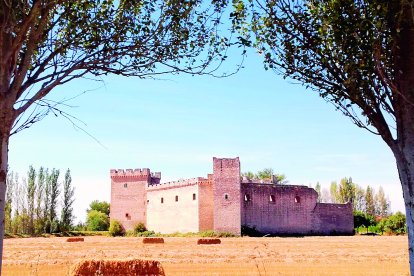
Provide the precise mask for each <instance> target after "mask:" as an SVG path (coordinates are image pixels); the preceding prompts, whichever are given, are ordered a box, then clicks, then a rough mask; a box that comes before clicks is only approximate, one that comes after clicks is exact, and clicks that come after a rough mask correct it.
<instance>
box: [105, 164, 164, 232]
mask: <svg viewBox="0 0 414 276" xmlns="http://www.w3.org/2000/svg"><path fill="white" fill-rule="evenodd" d="M110 174H111V205H110V208H111V211H110V217H111V220H113V219H115V220H118V221H119V222H120V223H121V224H122V225H123V227H124V228H125V230H130V229H133V227H134V225H135V224H137V223H138V222H143V223H145V224H146V204H147V193H146V189H147V187H148V186H149V185H151V184H156V183H160V179H161V173H159V172H158V173H151V171H150V169H146V168H145V169H135V170H132V169H127V170H111V171H110Z"/></svg>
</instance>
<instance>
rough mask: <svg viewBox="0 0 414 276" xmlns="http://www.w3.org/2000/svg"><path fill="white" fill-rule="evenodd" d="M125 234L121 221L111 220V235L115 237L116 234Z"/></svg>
mask: <svg viewBox="0 0 414 276" xmlns="http://www.w3.org/2000/svg"><path fill="white" fill-rule="evenodd" d="M124 234H125V231H124V228H123V227H122V225H121V223H119V221H117V220H111V224H110V225H109V235H110V236H112V237H115V236H123V235H124Z"/></svg>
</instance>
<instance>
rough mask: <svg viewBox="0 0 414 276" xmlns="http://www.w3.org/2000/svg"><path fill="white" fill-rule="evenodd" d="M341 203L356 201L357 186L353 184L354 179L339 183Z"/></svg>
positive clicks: (343, 179)
mask: <svg viewBox="0 0 414 276" xmlns="http://www.w3.org/2000/svg"><path fill="white" fill-rule="evenodd" d="M338 197H339V203H348V202H351V203H353V202H354V199H355V184H354V183H352V178H351V177H350V178H346V177H345V178H342V179H341V181H340V182H339V191H338Z"/></svg>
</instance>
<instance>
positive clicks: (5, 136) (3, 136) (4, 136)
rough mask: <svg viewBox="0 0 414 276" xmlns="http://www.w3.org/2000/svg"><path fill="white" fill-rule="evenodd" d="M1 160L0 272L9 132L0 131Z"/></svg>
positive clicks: (0, 265)
mask: <svg viewBox="0 0 414 276" xmlns="http://www.w3.org/2000/svg"><path fill="white" fill-rule="evenodd" d="M0 141H1V159H0V271H1V267H2V260H3V237H4V208H5V199H6V178H7V166H8V149H9V132H7V133H3V132H2V131H1V130H0Z"/></svg>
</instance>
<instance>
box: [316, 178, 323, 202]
mask: <svg viewBox="0 0 414 276" xmlns="http://www.w3.org/2000/svg"><path fill="white" fill-rule="evenodd" d="M315 191H316V192H317V193H318V199H317V202H322V193H321V184H319V182H317V183H316V186H315Z"/></svg>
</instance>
